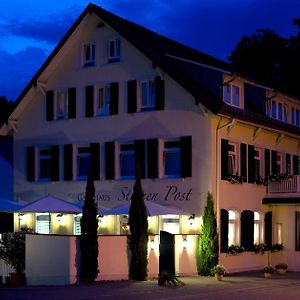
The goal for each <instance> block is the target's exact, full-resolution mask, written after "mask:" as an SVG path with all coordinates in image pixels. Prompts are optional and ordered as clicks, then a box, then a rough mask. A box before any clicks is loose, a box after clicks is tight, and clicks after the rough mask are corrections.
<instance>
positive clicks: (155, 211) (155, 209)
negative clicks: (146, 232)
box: [99, 201, 188, 217]
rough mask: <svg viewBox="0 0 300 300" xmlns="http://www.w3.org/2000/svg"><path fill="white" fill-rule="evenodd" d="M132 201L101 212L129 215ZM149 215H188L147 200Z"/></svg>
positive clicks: (103, 213)
mask: <svg viewBox="0 0 300 300" xmlns="http://www.w3.org/2000/svg"><path fill="white" fill-rule="evenodd" d="M130 205H131V202H128V203H126V204H123V205H119V206H116V207H114V208H112V209H108V210H100V211H99V213H100V214H101V215H128V214H129V209H130ZM145 205H146V210H147V215H148V216H149V217H151V216H161V215H188V214H187V213H185V212H184V211H182V210H180V209H178V208H176V207H172V206H166V205H160V204H157V203H154V202H150V201H145Z"/></svg>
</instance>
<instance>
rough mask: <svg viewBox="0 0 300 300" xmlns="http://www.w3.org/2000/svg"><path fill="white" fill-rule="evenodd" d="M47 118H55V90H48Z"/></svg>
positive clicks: (49, 119) (48, 119)
mask: <svg viewBox="0 0 300 300" xmlns="http://www.w3.org/2000/svg"><path fill="white" fill-rule="evenodd" d="M46 120H47V121H52V120H54V92H53V91H47V92H46Z"/></svg>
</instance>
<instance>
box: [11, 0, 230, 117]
mask: <svg viewBox="0 0 300 300" xmlns="http://www.w3.org/2000/svg"><path fill="white" fill-rule="evenodd" d="M92 13H94V14H96V15H97V16H98V17H99V18H100V19H101V20H103V21H104V22H105V23H107V24H108V25H109V26H110V27H112V28H113V29H114V30H115V31H117V32H118V33H119V34H120V35H121V36H123V37H124V38H125V39H126V40H128V41H129V42H130V43H131V44H133V45H134V46H135V47H136V48H137V49H138V50H140V51H141V52H142V53H143V54H144V55H146V56H147V57H148V58H149V59H150V60H151V61H152V62H153V66H154V67H155V66H157V67H159V68H161V69H162V70H163V71H164V72H166V73H167V74H168V75H169V76H171V77H172V78H173V79H174V80H175V81H177V82H178V83H179V84H180V85H181V86H183V87H184V88H185V89H186V90H187V91H188V92H190V93H191V94H192V95H193V96H194V97H195V99H196V101H197V102H199V101H200V102H202V103H203V104H204V105H205V106H206V107H207V108H208V109H209V110H211V111H212V112H214V113H217V112H218V110H219V109H220V108H221V106H222V101H221V99H220V97H217V96H216V95H214V94H213V93H211V92H210V91H209V90H208V89H206V88H204V87H203V86H202V84H201V81H200V80H199V78H197V76H195V68H196V65H197V64H199V65H205V66H209V67H213V68H216V69H219V70H225V71H226V70H227V71H229V70H230V66H229V64H227V63H226V62H223V61H221V60H219V59H216V58H214V57H212V56H209V55H207V54H204V53H201V52H199V51H197V50H194V49H192V48H190V47H187V46H185V45H183V44H180V43H178V42H176V41H173V40H171V39H169V38H166V37H164V36H162V35H160V34H157V33H155V32H153V31H150V30H148V29H146V28H144V27H142V26H140V25H137V24H135V23H133V22H130V21H128V20H125V19H123V18H121V17H119V16H117V15H114V14H112V13H110V12H108V11H107V10H105V9H103V8H101V7H99V6H96V5H94V4H92V3H90V4H88V6H87V7H86V8H85V10H84V11H83V12H82V13H81V15H80V16H79V17H78V19H77V20H76V21H75V23H74V24H73V25H72V27H71V28H70V29H69V30H68V32H67V33H66V35H65V36H64V37H63V39H62V40H61V41H60V42H59V43H58V45H57V46H56V48H55V49H54V50H53V51H52V53H51V54H50V55H49V56H48V58H47V59H46V61H45V62H44V63H43V65H42V66H41V67H40V69H39V70H38V71H37V72H36V74H35V75H34V76H33V78H32V79H31V80H30V82H29V83H28V84H27V86H26V87H25V89H24V90H23V91H22V93H21V94H20V96H19V97H18V99H17V100H16V102H17V103H18V104H19V103H20V102H21V101H22V99H23V98H24V97H25V95H26V94H27V93H28V91H29V90H30V89H31V88H32V87H33V86H36V85H37V81H38V79H39V77H40V75H41V74H42V73H43V72H44V70H45V69H46V68H47V67H48V65H49V64H50V63H51V61H52V60H53V59H54V57H55V56H56V55H57V54H58V52H59V51H60V50H61V48H62V47H63V46H64V44H65V43H66V41H67V40H68V39H69V38H70V37H71V35H72V33H73V32H74V31H75V30H76V28H77V27H78V26H79V24H80V23H81V22H82V20H83V19H84V18H85V17H86V16H87V15H88V14H92Z"/></svg>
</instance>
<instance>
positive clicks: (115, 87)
mask: <svg viewBox="0 0 300 300" xmlns="http://www.w3.org/2000/svg"><path fill="white" fill-rule="evenodd" d="M118 109H119V82H112V83H111V84H110V106H109V110H110V114H111V115H117V114H118Z"/></svg>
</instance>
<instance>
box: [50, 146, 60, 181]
mask: <svg viewBox="0 0 300 300" xmlns="http://www.w3.org/2000/svg"><path fill="white" fill-rule="evenodd" d="M50 149H51V150H50V151H51V181H59V146H58V145H55V146H51V148H50Z"/></svg>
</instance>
